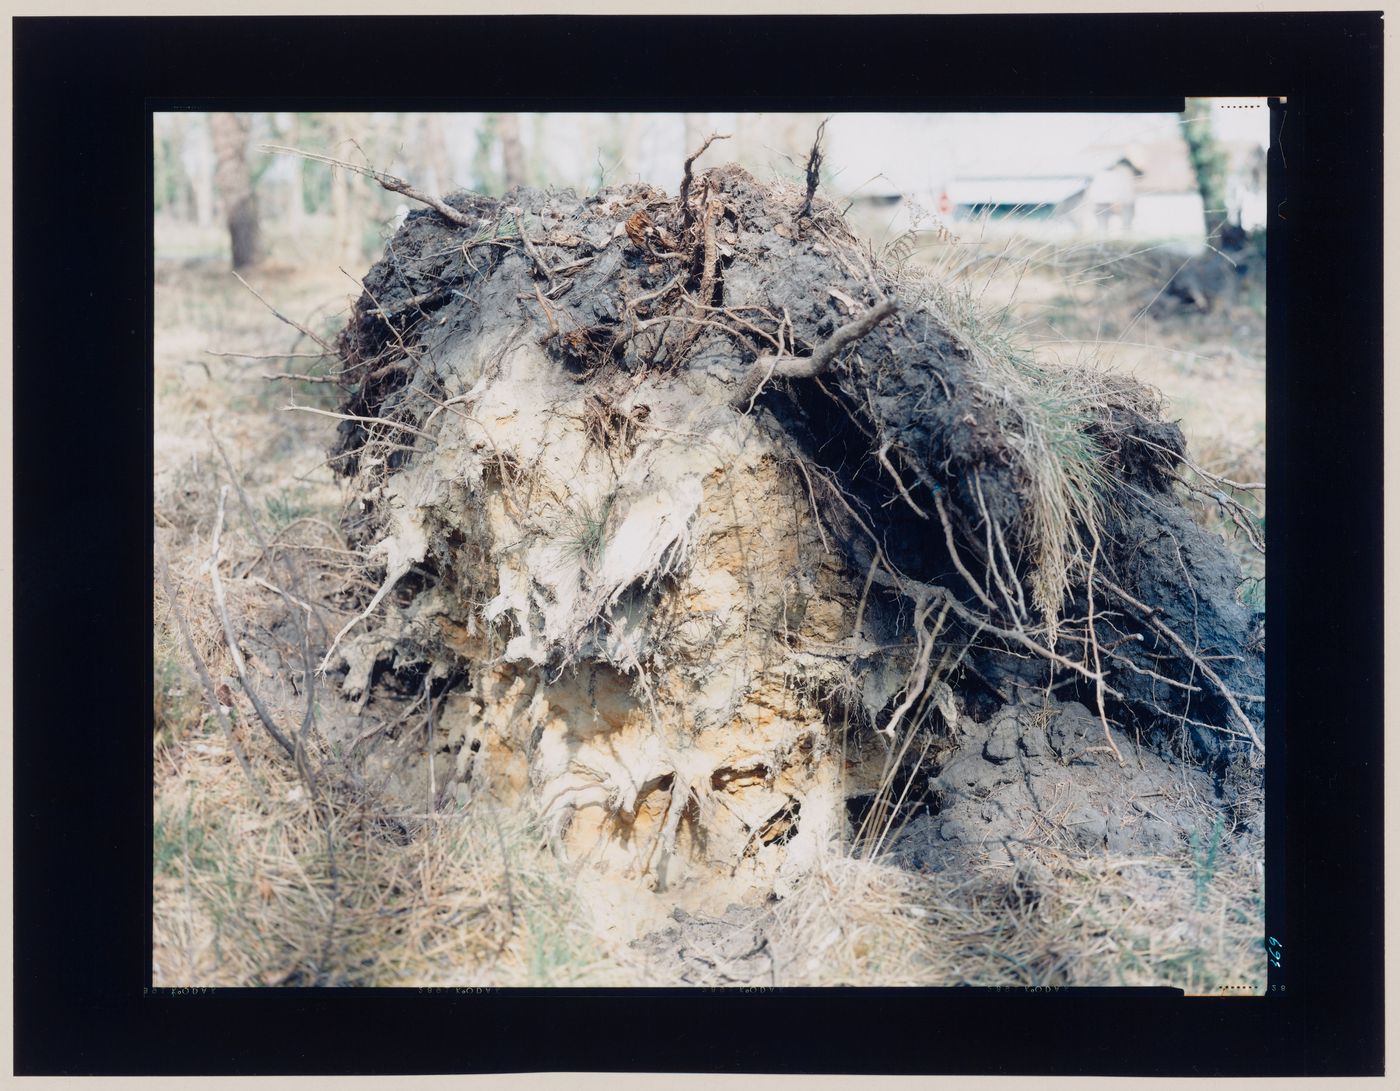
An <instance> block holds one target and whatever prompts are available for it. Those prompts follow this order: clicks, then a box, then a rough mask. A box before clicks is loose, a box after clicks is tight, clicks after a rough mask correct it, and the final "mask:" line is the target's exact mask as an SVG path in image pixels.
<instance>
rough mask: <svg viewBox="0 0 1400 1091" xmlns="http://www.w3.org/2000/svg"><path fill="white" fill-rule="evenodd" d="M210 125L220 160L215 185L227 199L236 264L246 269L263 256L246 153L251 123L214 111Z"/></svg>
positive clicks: (226, 204)
mask: <svg viewBox="0 0 1400 1091" xmlns="http://www.w3.org/2000/svg"><path fill="white" fill-rule="evenodd" d="M209 128H210V132H211V133H212V134H213V137H214V155H215V157H216V159H217V160H218V168H217V171H216V174H215V184H216V185H217V187H218V190H219V193H220V195H221V196H222V197H223V200H224V214H225V216H226V217H227V219H228V234H229V242H230V245H231V247H232V251H233V267H234V268H235V269H246V268H247V267H248V266H250V265H255V264H257V262H258V261H259V260H260V259H261V258H262V232H261V229H260V227H259V225H258V205H257V200H256V198H255V197H254V195H253V181H252V176H251V175H250V174H249V171H248V158H247V155H246V154H245V149H246V144H247V141H248V123H247V120H246V118H242V117H239V116H238V115H237V114H222V113H218V114H210V115H209Z"/></svg>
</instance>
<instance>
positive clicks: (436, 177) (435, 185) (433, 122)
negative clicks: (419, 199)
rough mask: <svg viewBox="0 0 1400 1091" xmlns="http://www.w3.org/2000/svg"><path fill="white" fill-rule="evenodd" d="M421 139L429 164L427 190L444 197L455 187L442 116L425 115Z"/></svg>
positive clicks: (423, 154)
mask: <svg viewBox="0 0 1400 1091" xmlns="http://www.w3.org/2000/svg"><path fill="white" fill-rule="evenodd" d="M419 137H420V139H421V140H422V142H423V147H422V157H423V161H424V162H425V163H426V164H427V167H428V169H427V177H426V179H425V182H426V183H427V189H428V192H429V193H434V194H437V195H438V196H442V195H443V194H445V193H449V192H451V191H452V189H453V188H454V186H455V183H454V182H453V179H452V168H451V167H450V166H449V165H448V158H447V138H446V137H445V136H444V135H443V130H442V115H441V114H425V115H424V116H423V123H422V129H421V130H420V133H419Z"/></svg>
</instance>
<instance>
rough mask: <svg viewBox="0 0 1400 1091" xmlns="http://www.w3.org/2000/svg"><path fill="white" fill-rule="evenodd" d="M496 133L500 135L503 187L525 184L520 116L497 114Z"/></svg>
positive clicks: (508, 187)
mask: <svg viewBox="0 0 1400 1091" xmlns="http://www.w3.org/2000/svg"><path fill="white" fill-rule="evenodd" d="M496 131H497V132H498V133H500V134H501V168H502V171H503V172H504V174H505V178H504V180H503V181H504V187H505V188H506V189H510V188H511V187H513V186H523V185H524V184H525V151H524V148H522V147H521V144H520V115H519V114H497V115H496Z"/></svg>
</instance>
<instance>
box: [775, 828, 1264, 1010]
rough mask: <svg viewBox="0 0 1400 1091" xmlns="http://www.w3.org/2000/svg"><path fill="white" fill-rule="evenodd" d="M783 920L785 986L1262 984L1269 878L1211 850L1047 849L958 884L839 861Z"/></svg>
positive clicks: (816, 878)
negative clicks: (1133, 854) (1166, 853)
mask: <svg viewBox="0 0 1400 1091" xmlns="http://www.w3.org/2000/svg"><path fill="white" fill-rule="evenodd" d="M1208 838H1209V834H1207V841H1208ZM777 913H778V922H779V926H778V928H777V929H776V930H775V934H776V935H778V936H780V937H781V944H782V947H781V951H780V953H779V960H780V964H781V965H783V967H784V968H783V970H782V971H781V972H780V975H779V983H780V984H783V985H871V984H880V985H936V986H956V985H976V986H998V987H1001V986H1014V987H1030V988H1043V987H1073V986H1096V985H1143V986H1147V985H1157V986H1160V985H1169V986H1175V987H1179V988H1181V989H1184V990H1185V991H1186V992H1188V993H1195V994H1216V995H1236V994H1238V995H1251V994H1258V993H1262V992H1263V990H1264V986H1265V970H1264V967H1265V964H1266V960H1265V958H1264V956H1263V943H1264V938H1263V937H1264V931H1263V930H1264V907H1263V876H1262V867H1261V865H1260V864H1259V863H1258V862H1257V861H1255V860H1253V859H1250V858H1247V857H1244V856H1225V855H1224V854H1223V853H1221V852H1219V851H1217V854H1216V857H1215V858H1211V857H1210V856H1209V853H1208V844H1207V845H1206V846H1203V847H1200V848H1197V849H1192V850H1191V851H1188V852H1186V853H1184V854H1182V855H1180V856H1176V857H1158V858H1148V859H1143V858H1136V859H1127V858H1115V857H1110V856H1103V857H1099V858H1084V857H1075V856H1068V855H1064V854H1061V853H1058V852H1056V851H1054V850H1053V849H1050V848H1037V849H1034V850H1031V854H1030V855H1028V857H1027V858H1026V859H1023V861H1022V862H1021V864H1020V865H1018V866H1017V867H1016V868H1014V869H1012V868H999V869H997V868H993V869H988V870H986V871H984V872H982V873H980V874H974V875H972V876H966V875H958V876H956V877H950V876H948V875H946V874H943V875H920V874H916V873H913V872H910V871H906V870H904V869H902V868H899V867H896V866H894V865H892V864H885V863H880V862H875V861H865V860H853V859H842V858H832V859H829V860H827V861H825V862H824V863H823V864H822V866H821V867H819V868H818V869H816V870H814V871H813V872H812V873H811V874H810V875H809V876H807V877H806V879H805V880H804V882H803V883H802V885H801V886H800V887H799V888H798V889H797V890H796V891H795V892H794V893H793V894H792V895H790V896H789V897H788V898H787V899H785V900H784V902H783V903H782V904H781V906H780V907H779V908H778V911H777Z"/></svg>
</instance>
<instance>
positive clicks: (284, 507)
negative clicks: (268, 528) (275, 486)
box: [265, 488, 316, 528]
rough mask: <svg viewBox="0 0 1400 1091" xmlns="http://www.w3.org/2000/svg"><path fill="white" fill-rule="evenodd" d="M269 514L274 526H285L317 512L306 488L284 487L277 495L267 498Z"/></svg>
mask: <svg viewBox="0 0 1400 1091" xmlns="http://www.w3.org/2000/svg"><path fill="white" fill-rule="evenodd" d="M265 502H266V504H267V514H268V517H269V518H270V519H271V520H272V523H273V526H274V527H278V528H280V527H285V526H286V525H287V524H289V523H292V522H294V521H296V520H297V519H304V518H306V517H307V516H308V515H314V514H316V507H315V505H314V504H311V503H310V502H308V500H307V498H306V489H304V488H298V489H287V488H283V489H281V490H279V491H278V493H277V495H275V496H268V497H267V498H266V501H265Z"/></svg>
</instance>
